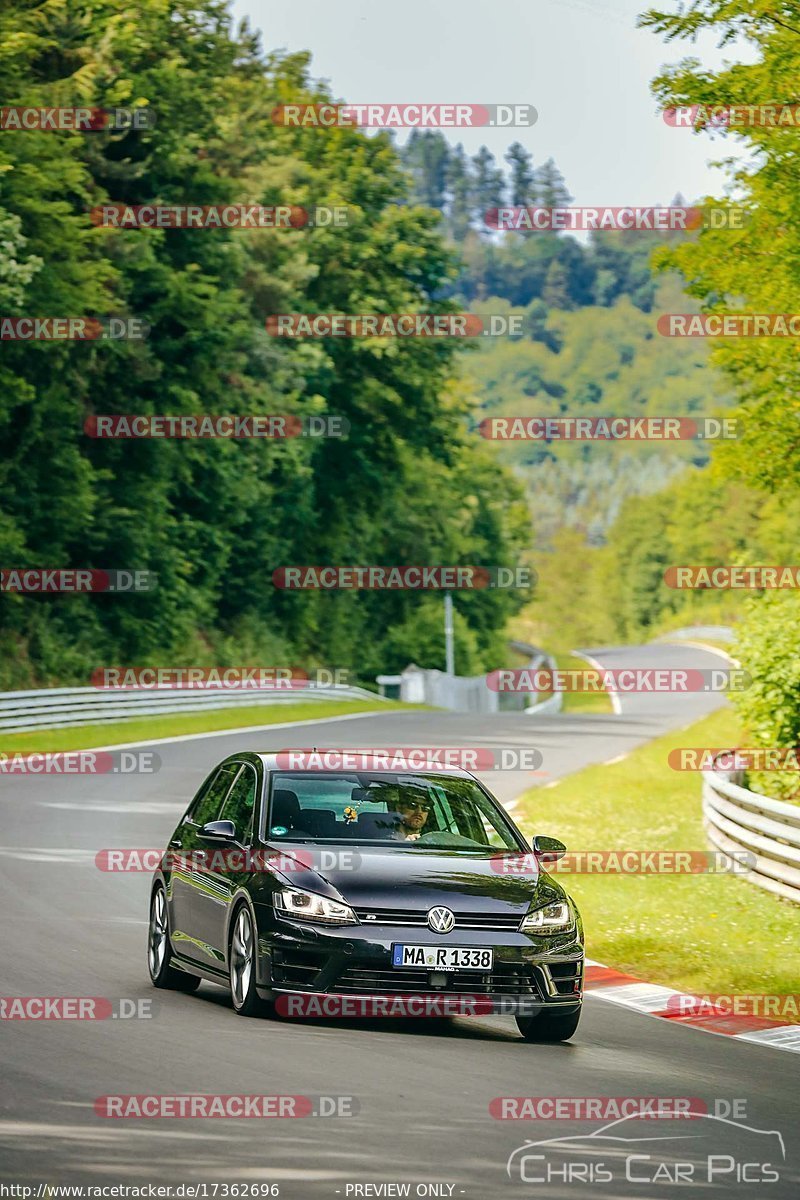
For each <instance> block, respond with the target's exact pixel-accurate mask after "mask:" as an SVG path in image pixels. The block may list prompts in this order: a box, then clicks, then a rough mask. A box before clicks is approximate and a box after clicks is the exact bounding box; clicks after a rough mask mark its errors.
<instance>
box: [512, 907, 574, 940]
mask: <svg viewBox="0 0 800 1200" xmlns="http://www.w3.org/2000/svg"><path fill="white" fill-rule="evenodd" d="M574 924H575V919H574V917H573V915H572V909H571V908H570V906H569V904H567V902H566V900H559V901H557V902H556V903H555V904H546V905H545V906H544V908H537V909H534V911H533V912H529V913H528V915H527V917H525V919H524V920H523V922H522V924H521V925H520V927H519V928H520V933H566V932H567V930H569V929H572V926H573V925H574Z"/></svg>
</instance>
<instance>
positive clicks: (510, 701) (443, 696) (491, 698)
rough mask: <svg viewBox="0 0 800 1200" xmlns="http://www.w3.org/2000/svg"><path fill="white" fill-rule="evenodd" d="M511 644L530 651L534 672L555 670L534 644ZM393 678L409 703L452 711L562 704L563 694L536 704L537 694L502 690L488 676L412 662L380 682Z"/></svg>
mask: <svg viewBox="0 0 800 1200" xmlns="http://www.w3.org/2000/svg"><path fill="white" fill-rule="evenodd" d="M510 645H511V647H512V649H515V650H517V651H519V652H520V653H523V654H530V661H529V662H528V663H527V664H526V665H527V669H528V670H530V671H535V670H536V669H537V668H538V667H543V666H544V667H548V668H549V669H551V670H555V667H556V662H555V659H553V658H550V656H549V655H547V654H545V653H544V652H543V651H541V650H538V649H537V648H536V647H535V646H528V645H527V644H526V643H525V642H511V643H510ZM492 673H493V672H492ZM394 680H397V684H398V685H399V688H400V699H401V700H404V701H406V702H407V703H408V704H431V705H433V706H434V707H435V708H449V709H450V710H451V711H453V712H476V713H496V712H509V711H517V712H521V711H523V710H524V711H525V712H539V711H542V712H545V711H547V712H549V711H553V712H557V711H558V710H559V709H560V707H561V699H562V697H561V695H560V693H557V694H555V695H553V696H551V697H550V698H549V699H548V700H547V701H545V702H543V703H542V704H537V700H538V697H537V696H536V694H535V693H533V694H531V693H528V694H523V693H514V692H500V691H496V690H494V689H492V688H490V687H489V685H488V682H487V676H486V675H448V674H447V672H446V671H435V670H431V669H429V668H423V667H418V666H416V665H415V664H413V663H412V664H411V665H410V666H408V667H406V669H405V671H403V672H402V674H400V675H397V676H387V675H384V676H379V680H378V681H379V682H382V681H385V682H389V681H391V682H394Z"/></svg>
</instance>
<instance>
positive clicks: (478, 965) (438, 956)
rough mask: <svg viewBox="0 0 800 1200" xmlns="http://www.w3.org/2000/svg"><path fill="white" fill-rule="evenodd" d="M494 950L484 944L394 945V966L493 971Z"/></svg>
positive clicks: (428, 969) (435, 969) (434, 969)
mask: <svg viewBox="0 0 800 1200" xmlns="http://www.w3.org/2000/svg"><path fill="white" fill-rule="evenodd" d="M493 965H494V950H488V949H485V948H484V947H482V946H405V945H397V944H394V945H393V946H392V966H393V967H417V968H419V967H422V968H423V969H424V970H426V971H491V969H492V967H493Z"/></svg>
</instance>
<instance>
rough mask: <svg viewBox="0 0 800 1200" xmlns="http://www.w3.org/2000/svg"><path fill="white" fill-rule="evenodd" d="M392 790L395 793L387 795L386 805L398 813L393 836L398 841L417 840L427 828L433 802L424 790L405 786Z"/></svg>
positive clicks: (391, 810)
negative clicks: (408, 788)
mask: <svg viewBox="0 0 800 1200" xmlns="http://www.w3.org/2000/svg"><path fill="white" fill-rule="evenodd" d="M392 790H393V795H392V796H389V797H387V800H386V807H387V808H388V810H389V812H391V813H395V814H396V815H397V817H398V818H399V821H398V824H397V826H396V827H395V829H394V831H393V833H392V835H391V836H392V837H393V838H395V839H396V840H398V841H402V842H415V841H416V840H417V838H418V837H419V835H420V834H421V833H422V830H423V829H424V828H425V823H426V821H427V820H428V813H429V812H430V811H431V803H430V801H429V800H428V798H427V796H426V795H425V793H424V792H421V791H411V790H407V789H405V788H403V789H399V788H398V789H392Z"/></svg>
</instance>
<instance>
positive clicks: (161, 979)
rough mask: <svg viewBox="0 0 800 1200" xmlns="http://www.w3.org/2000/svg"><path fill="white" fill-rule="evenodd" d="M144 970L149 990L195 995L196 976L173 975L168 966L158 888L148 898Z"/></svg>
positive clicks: (161, 892) (165, 926)
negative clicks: (147, 973)
mask: <svg viewBox="0 0 800 1200" xmlns="http://www.w3.org/2000/svg"><path fill="white" fill-rule="evenodd" d="M147 966H148V970H149V971H150V979H151V981H152V984H153V987H157V988H169V989H170V990H171V991H174V992H195V991H197V989H198V987H199V986H200V980H199V979H198V977H197V976H196V975H188V974H187V973H186V971H177V970H176V969H175V967H173V966H172V946H171V944H170V940H169V918H168V914H167V897H166V895H165V894H164V889H163V887H162V886H161V884H158V886H157V887H155V888H153V895H152V896H151V897H150V924H149V926H148V931H147Z"/></svg>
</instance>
